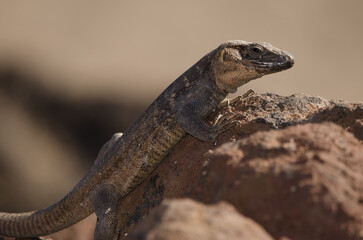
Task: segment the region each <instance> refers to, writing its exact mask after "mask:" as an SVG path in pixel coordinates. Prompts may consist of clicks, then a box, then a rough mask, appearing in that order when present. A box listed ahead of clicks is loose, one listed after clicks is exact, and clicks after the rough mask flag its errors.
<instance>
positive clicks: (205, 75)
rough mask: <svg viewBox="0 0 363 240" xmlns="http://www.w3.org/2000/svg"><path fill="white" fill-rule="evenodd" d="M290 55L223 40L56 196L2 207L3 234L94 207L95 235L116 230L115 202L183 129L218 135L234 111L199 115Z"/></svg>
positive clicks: (49, 225)
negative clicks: (21, 207)
mask: <svg viewBox="0 0 363 240" xmlns="http://www.w3.org/2000/svg"><path fill="white" fill-rule="evenodd" d="M293 65H294V57H293V56H292V55H291V54H289V53H288V52H286V51H283V50H281V49H279V48H276V47H273V46H272V45H271V44H269V43H265V42H260V43H257V42H256V43H254V42H247V41H242V40H232V41H227V42H224V43H222V44H221V45H220V46H218V47H217V48H216V49H214V50H212V51H211V52H209V53H208V54H206V55H205V56H204V57H203V58H201V59H200V60H199V61H198V62H197V63H195V64H194V65H193V66H192V67H190V68H189V69H188V70H187V71H185V72H184V73H183V74H182V75H181V76H180V77H178V78H177V79H176V80H175V81H174V82H172V83H171V84H170V85H169V86H168V87H167V88H166V89H165V90H164V91H163V92H162V93H161V94H160V95H159V96H158V97H157V98H156V100H155V101H154V102H153V103H151V105H150V106H149V107H148V108H147V109H146V110H145V111H144V112H143V113H142V114H141V115H140V116H139V118H138V119H137V120H136V121H135V122H134V123H133V124H132V125H131V126H130V127H129V128H127V129H126V130H125V132H124V133H123V134H115V135H114V137H113V138H112V139H111V140H110V141H109V142H108V143H106V144H105V145H104V147H103V148H101V150H100V153H99V155H98V157H97V159H96V161H95V163H94V164H93V166H92V167H91V169H90V170H89V171H88V172H87V173H86V174H85V176H84V177H83V178H82V179H81V180H80V181H79V182H78V183H77V184H76V186H75V187H74V188H73V189H72V190H71V191H70V192H69V193H68V194H66V195H65V197H64V198H62V199H61V200H60V201H58V202H57V203H54V204H53V205H51V206H49V207H47V208H44V209H41V210H35V211H32V212H25V213H5V212H1V213H0V235H1V236H9V237H17V238H24V237H34V236H44V235H48V234H50V233H53V232H57V231H59V230H61V229H63V228H66V227H68V226H70V225H73V224H75V223H76V222H78V221H80V220H82V219H83V218H85V217H87V216H88V215H90V214H92V213H93V212H95V213H96V215H97V224H96V228H95V233H94V237H95V239H96V240H102V239H113V238H114V237H115V236H116V235H117V230H116V228H117V207H118V204H117V203H118V202H119V201H120V199H122V198H124V197H125V196H126V195H127V194H128V193H130V192H131V191H132V190H133V189H134V188H136V187H137V186H138V185H139V184H140V183H142V182H143V181H144V180H145V179H146V178H147V177H148V176H149V175H150V174H151V173H152V171H153V170H154V169H155V168H156V167H157V166H158V164H159V163H160V162H161V161H162V160H163V159H164V158H165V157H166V155H167V154H168V153H169V152H170V151H171V150H172V148H173V147H174V146H175V145H176V144H177V143H178V141H179V140H180V139H181V138H182V137H183V136H184V135H186V134H190V135H192V136H193V137H195V138H197V139H199V140H201V141H209V142H215V141H216V137H217V136H218V135H219V134H220V133H221V132H223V131H225V130H226V129H228V128H229V127H230V123H231V122H233V121H232V119H231V118H224V119H221V120H220V121H218V122H217V124H214V125H212V126H211V125H209V124H207V123H206V122H205V121H204V120H205V118H206V117H207V116H208V115H209V114H210V113H211V112H212V111H214V110H215V109H216V108H218V105H219V104H223V102H224V101H225V98H226V97H227V95H228V94H229V93H234V92H236V91H237V88H238V87H240V86H242V85H244V84H246V83H247V82H249V81H251V80H253V79H256V78H260V77H262V76H264V75H266V74H271V73H275V72H279V71H283V70H286V69H288V68H291V67H292V66H293Z"/></svg>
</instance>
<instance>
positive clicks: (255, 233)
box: [129, 199, 272, 240]
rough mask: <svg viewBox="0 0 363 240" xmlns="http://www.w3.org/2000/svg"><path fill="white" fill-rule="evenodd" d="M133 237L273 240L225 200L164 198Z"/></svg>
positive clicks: (164, 239) (135, 239)
mask: <svg viewBox="0 0 363 240" xmlns="http://www.w3.org/2000/svg"><path fill="white" fill-rule="evenodd" d="M129 239H130V240H140V239H144V240H184V239H185V240H225V239H229V240H244V239H246V240H250V239H254V240H272V237H271V236H269V235H268V234H267V233H266V231H265V230H264V229H263V228H262V227H261V226H259V225H258V224H256V223H255V222H254V221H253V220H251V219H249V218H246V217H244V216H242V215H241V214H239V213H238V211H236V209H235V208H234V207H233V206H232V205H230V204H228V203H225V202H221V203H218V204H214V205H208V206H207V205H204V204H201V203H198V202H195V201H193V200H190V199H180V200H169V201H163V202H162V203H161V205H160V206H159V207H157V208H156V209H155V210H153V211H152V212H151V214H150V215H149V216H147V217H146V219H145V220H144V221H143V222H141V223H140V224H139V225H138V226H137V227H136V229H135V231H133V233H132V234H131V235H130V236H129Z"/></svg>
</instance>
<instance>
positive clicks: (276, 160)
mask: <svg viewBox="0 0 363 240" xmlns="http://www.w3.org/2000/svg"><path fill="white" fill-rule="evenodd" d="M206 159H207V161H208V164H207V165H206V167H205V168H204V169H203V172H202V174H201V177H200V179H199V181H198V182H197V183H196V184H195V188H194V189H193V190H192V191H191V196H193V197H194V198H195V199H198V200H201V201H203V202H206V203H213V202H218V201H220V200H224V201H228V202H230V203H232V204H233V205H234V206H235V207H236V208H237V209H238V210H239V211H240V212H242V213H243V214H244V215H246V216H247V217H250V218H252V219H254V220H255V221H257V222H258V223H259V224H261V225H262V226H263V227H264V228H265V229H266V230H267V231H268V232H269V233H270V234H272V235H273V236H274V237H276V238H279V237H282V236H287V237H289V238H291V239H316V240H318V239H346V240H347V239H361V238H362V237H363V235H362V233H363V232H362V229H363V218H362V216H363V144H362V143H361V142H359V141H358V140H357V139H356V138H355V137H354V136H353V135H352V134H351V133H349V132H347V131H345V130H344V129H343V128H342V127H340V126H337V125H336V124H333V123H323V124H306V125H303V126H293V127H289V128H286V129H284V130H274V131H268V132H267V131H266V132H259V133H256V134H253V135H251V136H250V137H248V138H245V139H242V140H239V141H237V142H233V143H232V142H231V143H226V144H224V145H222V146H221V147H219V148H217V149H216V150H214V151H210V152H209V153H208V154H206Z"/></svg>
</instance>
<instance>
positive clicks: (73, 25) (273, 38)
mask: <svg viewBox="0 0 363 240" xmlns="http://www.w3.org/2000/svg"><path fill="white" fill-rule="evenodd" d="M362 10H363V1H361V0H350V1H343V0H341V1H337V0H320V1H316V0H305V1H297V0H295V1H291V0H289V1H288V0H283V1H271V0H256V1H241V0H240V1H232V0H225V1H217V0H208V1H207V0H204V1H189V0H186V1H173V2H172V1H57V2H56V1H35V0H33V1H0V210H2V211H24V210H30V209H34V208H40V207H44V206H47V205H48V204H50V203H52V202H54V201H56V200H58V199H59V198H60V197H62V196H63V195H64V194H65V193H66V192H67V191H69V190H70V189H71V188H72V187H73V185H74V184H75V183H76V182H77V181H78V180H79V179H80V178H81V177H82V176H83V174H84V173H85V172H86V171H87V169H88V168H89V166H90V165H91V164H92V161H93V159H94V158H95V156H96V154H97V151H98V149H99V148H100V147H101V146H102V144H103V143H104V142H105V141H106V140H107V139H108V138H109V137H111V135H112V134H113V133H114V132H117V131H123V130H124V129H125V128H126V127H127V126H128V125H129V124H130V123H131V122H132V121H133V120H134V119H135V118H136V117H137V116H138V114H139V113H140V112H141V111H142V110H143V109H145V107H146V106H147V105H148V104H149V103H151V102H152V100H153V99H154V98H155V97H156V96H157V95H158V94H159V93H160V92H161V91H162V90H163V89H164V88H165V87H166V86H167V85H168V84H169V83H171V82H172V81H173V80H174V79H176V78H177V77H178V76H179V75H180V74H182V73H183V72H184V71H185V70H187V69H188V68H189V67H190V66H191V65H192V64H194V63H195V62H196V61H197V60H199V59H200V58H201V57H202V56H204V55H205V54H206V53H208V52H209V51H210V50H212V49H214V48H216V47H217V46H218V45H219V44H220V43H222V42H223V41H226V40H230V39H242V40H247V41H266V42H270V43H271V44H273V45H275V46H277V47H281V48H283V49H285V50H287V51H289V52H290V53H292V54H293V55H294V56H295V59H296V64H295V66H294V67H293V69H291V70H288V71H286V72H282V73H278V74H274V75H271V76H266V77H264V78H262V79H259V80H257V81H255V82H251V83H250V84H248V85H247V86H245V87H243V88H242V89H241V90H240V91H239V94H241V93H243V92H244V91H246V90H247V89H249V88H253V89H254V90H255V91H257V92H266V91H269V92H274V93H278V94H282V95H290V94H293V93H298V92H301V93H307V94H313V95H319V96H322V97H325V98H328V99H330V98H333V99H345V100H348V101H363V81H362V69H363V68H362V63H363V61H362V56H363V44H362V43H363V31H362V25H363V14H362Z"/></svg>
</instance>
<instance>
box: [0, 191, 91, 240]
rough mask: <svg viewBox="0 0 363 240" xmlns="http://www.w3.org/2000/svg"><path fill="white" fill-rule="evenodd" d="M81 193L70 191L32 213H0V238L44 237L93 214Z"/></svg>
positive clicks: (85, 197) (87, 201)
mask: <svg viewBox="0 0 363 240" xmlns="http://www.w3.org/2000/svg"><path fill="white" fill-rule="evenodd" d="M80 192H82V191H71V192H70V193H68V194H67V195H66V196H65V197H64V198H63V199H62V200H60V201H59V202H57V203H55V204H53V205H51V206H49V207H47V208H44V209H41V210H37V211H33V212H25V213H4V212H0V236H8V237H16V238H25V237H34V236H44V235H48V234H50V233H53V232H57V231H59V230H61V229H63V228H66V227H68V226H70V225H72V224H74V223H76V222H78V221H80V220H82V219H83V218H85V217H87V216H88V215H90V214H91V213H92V212H93V208H92V205H91V202H90V201H89V199H88V197H87V196H85V194H80Z"/></svg>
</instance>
